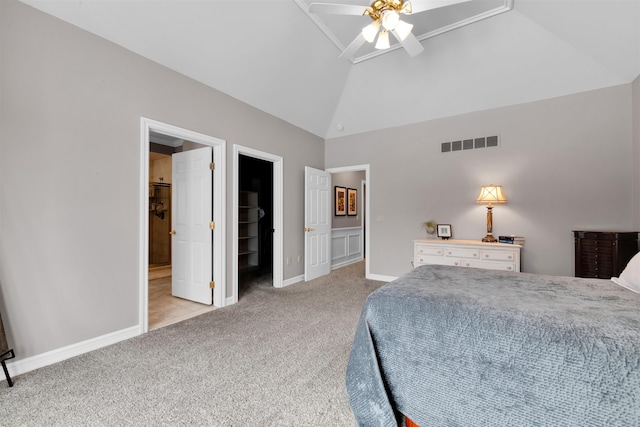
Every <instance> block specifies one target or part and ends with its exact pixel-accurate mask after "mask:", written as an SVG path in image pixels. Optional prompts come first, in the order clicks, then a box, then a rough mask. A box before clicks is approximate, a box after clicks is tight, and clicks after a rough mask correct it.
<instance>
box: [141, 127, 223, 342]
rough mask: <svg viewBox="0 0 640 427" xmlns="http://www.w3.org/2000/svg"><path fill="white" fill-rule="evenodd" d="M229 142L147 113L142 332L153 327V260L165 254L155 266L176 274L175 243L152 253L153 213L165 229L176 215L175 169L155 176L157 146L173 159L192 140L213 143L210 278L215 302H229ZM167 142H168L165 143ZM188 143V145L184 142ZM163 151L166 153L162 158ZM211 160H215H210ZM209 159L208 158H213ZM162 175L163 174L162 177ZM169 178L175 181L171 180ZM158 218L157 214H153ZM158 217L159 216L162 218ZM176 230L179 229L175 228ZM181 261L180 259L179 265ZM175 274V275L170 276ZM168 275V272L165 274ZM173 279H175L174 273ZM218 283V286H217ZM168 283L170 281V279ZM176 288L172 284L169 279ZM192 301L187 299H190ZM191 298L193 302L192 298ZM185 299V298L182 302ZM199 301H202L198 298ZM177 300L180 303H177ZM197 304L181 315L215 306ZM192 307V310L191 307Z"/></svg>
mask: <svg viewBox="0 0 640 427" xmlns="http://www.w3.org/2000/svg"><path fill="white" fill-rule="evenodd" d="M225 145H226V142H225V141H223V140H221V139H218V138H214V137H210V136H206V135H203V134H199V133H196V132H192V131H189V130H186V129H181V128H178V127H175V126H172V125H168V124H165V123H160V122H156V121H153V120H150V119H146V118H142V119H141V145H140V147H141V148H140V154H141V156H140V157H141V165H140V171H141V173H140V190H141V191H140V194H141V205H140V230H141V232H140V262H139V265H140V283H139V288H140V311H139V313H140V315H139V319H140V320H139V325H140V329H141V333H145V332H147V331H148V330H149V323H150V320H149V299H150V298H151V290H150V286H149V279H150V278H153V277H154V276H155V277H157V276H158V274H156V272H153V273H152V274H150V269H149V267H150V266H152V265H153V264H154V263H156V261H158V260H160V264H163V265H161V266H154V267H162V268H164V269H165V270H166V269H168V271H169V274H172V272H171V270H172V266H171V262H167V252H168V253H171V252H172V251H173V250H172V248H168V247H166V246H164V247H163V248H162V249H160V250H159V251H158V253H157V254H152V253H151V251H152V248H151V245H150V243H151V241H152V239H153V237H154V236H153V235H152V234H151V233H155V231H154V230H152V227H153V226H156V224H153V222H152V220H151V218H155V217H157V218H158V219H159V220H160V223H161V225H160V229H161V230H163V228H162V226H165V227H166V224H167V221H165V222H164V223H162V221H164V220H165V219H167V218H170V217H171V215H172V213H171V210H170V209H168V206H170V205H172V204H173V201H172V200H171V199H172V195H171V194H172V191H171V190H172V189H171V184H172V183H171V180H172V178H171V176H172V172H171V171H167V170H166V169H162V168H161V170H162V171H161V174H158V175H157V176H153V175H152V174H151V172H152V171H151V163H152V156H151V153H152V152H156V153H157V154H154V158H158V154H164V155H166V156H168V159H169V161H170V160H171V155H172V154H173V153H176V152H181V151H182V150H183V149H184V146H190V147H191V148H194V147H195V146H205V147H210V148H209V149H210V150H211V153H212V154H211V156H212V159H213V161H212V162H211V168H212V187H211V190H210V191H211V193H210V195H211V194H212V203H211V204H212V213H211V219H212V221H211V225H212V231H211V239H210V245H211V250H212V254H213V255H212V257H211V259H209V258H207V259H208V260H209V261H208V262H210V263H211V267H212V274H211V279H207V280H208V281H209V280H210V282H211V283H209V282H207V286H209V285H211V286H213V306H215V307H223V306H224V303H225V283H224V277H225V266H224V259H225V247H224V241H225V224H226V221H225V217H224V200H225V162H224V159H225V156H224V154H225ZM159 147H162V148H159ZM180 147H182V148H180ZM161 157H162V156H160V158H161ZM207 162H209V160H208V161H207ZM207 164H208V163H207ZM160 178H162V179H160ZM154 182H155V183H156V184H158V185H157V186H158V187H160V194H158V196H159V197H156V190H155V185H154V184H153V183H154ZM167 184H169V185H167ZM162 190H165V191H166V192H168V195H167V194H165V196H167V197H164V198H163V197H162V194H161V192H162ZM153 221H155V220H153ZM156 222H157V221H156ZM171 232H172V233H173V230H172V231H171ZM157 234H158V236H161V235H162V234H163V232H162V231H158V232H157ZM159 238H160V240H163V239H162V237H159ZM180 265H181V264H178V265H177V266H178V267H179V266H180ZM160 276H165V277H164V279H166V276H167V274H166V272H165V273H163V274H160ZM169 277H170V276H169ZM160 278H162V277H160ZM169 280H170V279H169ZM216 284H217V286H215V285H216ZM165 286H166V283H165ZM169 288H171V285H169ZM187 302H189V301H184V303H187ZM189 303H190V302H189ZM181 304H182V302H181ZM193 304H198V303H193ZM172 305H175V304H172ZM196 307H197V309H193V307H192V309H191V311H192V313H191V314H190V315H186V316H187V317H184V316H185V315H184V313H183V318H182V319H180V320H184V318H189V317H193V316H195V315H197V314H200V313H199V312H198V311H201V310H202V308H203V307H205V308H206V309H210V307H212V306H207V305H201V304H198V306H196ZM187 311H189V310H187Z"/></svg>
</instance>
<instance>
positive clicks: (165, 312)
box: [149, 267, 215, 331]
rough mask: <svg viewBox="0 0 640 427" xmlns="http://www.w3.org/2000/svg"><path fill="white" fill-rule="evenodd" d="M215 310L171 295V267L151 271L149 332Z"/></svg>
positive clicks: (209, 306)
mask: <svg viewBox="0 0 640 427" xmlns="http://www.w3.org/2000/svg"><path fill="white" fill-rule="evenodd" d="M212 310H215V307H214V306H213V305H204V304H200V303H197V302H193V301H188V300H185V299H182V298H178V297H174V296H172V295H171V267H168V268H160V269H159V268H152V269H149V330H150V331H151V330H153V329H158V328H162V327H163V326H167V325H171V324H173V323H177V322H181V321H183V320H186V319H190V318H192V317H195V316H198V315H200V314H203V313H207V312H209V311H212Z"/></svg>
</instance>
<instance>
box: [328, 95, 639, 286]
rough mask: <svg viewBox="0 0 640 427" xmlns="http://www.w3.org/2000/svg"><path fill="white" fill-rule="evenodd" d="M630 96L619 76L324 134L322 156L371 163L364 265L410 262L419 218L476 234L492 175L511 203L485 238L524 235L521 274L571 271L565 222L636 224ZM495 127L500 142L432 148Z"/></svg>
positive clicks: (399, 269)
mask: <svg viewBox="0 0 640 427" xmlns="http://www.w3.org/2000/svg"><path fill="white" fill-rule="evenodd" d="M635 87H636V97H637V83H636V85H635ZM631 105H632V86H631V85H622V86H617V87H611V88H607V89H602V90H596V91H592V92H585V93H580V94H576V95H571V96H565V97H561V98H556V99H550V100H545V101H540V102H533V103H529V104H523V105H516V106H512V107H506V108H499V109H493V110H487V111H479V112H474V113H469V114H464V115H460V116H455V117H448V118H443V119H438V120H431V121H427V122H424V123H419V124H414V125H409V126H403V127H400V128H395V129H386V130H382V131H376V132H370V133H365V134H359V135H353V136H347V137H343V138H335V139H330V140H327V141H326V142H325V147H326V148H325V156H326V157H325V162H326V167H328V168H331V167H339V166H346V165H350V164H366V163H368V164H370V165H371V169H370V181H369V190H370V192H371V199H370V201H369V202H370V204H371V208H370V211H369V212H367V215H368V216H369V218H370V220H371V221H370V223H371V226H370V232H371V253H369V254H367V256H368V257H369V259H370V262H371V273H373V274H380V275H388V276H399V275H401V274H403V273H406V272H407V271H408V270H410V269H411V264H410V258H411V255H412V240H413V239H415V238H416V237H423V236H426V235H425V233H424V231H422V230H421V229H420V223H421V222H423V221H425V220H428V219H435V220H437V221H438V222H441V223H447V224H452V228H453V235H454V238H458V239H474V240H478V239H480V238H482V237H483V236H484V235H485V234H486V207H485V206H482V205H476V204H475V199H476V197H477V196H478V193H479V191H480V187H481V186H482V185H487V184H490V183H493V184H498V185H502V186H503V189H504V191H505V194H506V197H507V198H508V201H509V203H508V204H506V205H499V206H496V207H495V208H494V235H499V234H518V235H522V236H524V237H525V239H526V243H525V246H524V250H523V253H522V268H523V271H526V272H534V273H544V274H554V275H568V276H571V275H573V273H574V264H573V263H574V256H573V237H572V233H571V231H572V230H574V229H580V228H593V229H600V228H605V229H610V228H615V229H630V228H632V227H633V226H634V225H635V226H637V225H638V223H637V221H636V220H635V218H637V216H636V217H634V216H633V202H632V194H633V182H632V179H633V171H634V159H633V157H632V117H631V115H632V108H631ZM636 120H637V112H636ZM496 133H497V134H500V137H501V146H500V147H499V148H490V149H489V148H485V149H477V150H470V151H463V152H455V153H449V154H440V152H439V148H440V143H442V142H446V141H451V140H455V139H460V138H470V137H475V136H485V135H495V134H496ZM638 142H639V141H638V140H637V134H636V144H638ZM635 166H636V168H637V166H638V162H637V161H636V165H635ZM636 182H637V181H636Z"/></svg>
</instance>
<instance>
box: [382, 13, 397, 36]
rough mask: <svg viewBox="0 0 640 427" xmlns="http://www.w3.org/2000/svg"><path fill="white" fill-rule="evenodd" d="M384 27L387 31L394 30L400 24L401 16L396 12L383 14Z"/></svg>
mask: <svg viewBox="0 0 640 427" xmlns="http://www.w3.org/2000/svg"><path fill="white" fill-rule="evenodd" d="M381 19H382V26H383V27H384V28H385V29H386V30H389V31H391V30H394V29H395V28H396V25H398V22H400V15H398V12H396V11H395V10H385V11H384V12H383V13H382V18H381Z"/></svg>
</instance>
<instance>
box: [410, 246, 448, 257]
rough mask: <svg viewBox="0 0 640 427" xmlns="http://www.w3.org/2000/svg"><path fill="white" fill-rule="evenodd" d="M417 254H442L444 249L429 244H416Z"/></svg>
mask: <svg viewBox="0 0 640 427" xmlns="http://www.w3.org/2000/svg"><path fill="white" fill-rule="evenodd" d="M416 254H417V255H435V256H442V255H443V254H444V249H443V248H438V247H434V246H428V245H416Z"/></svg>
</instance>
